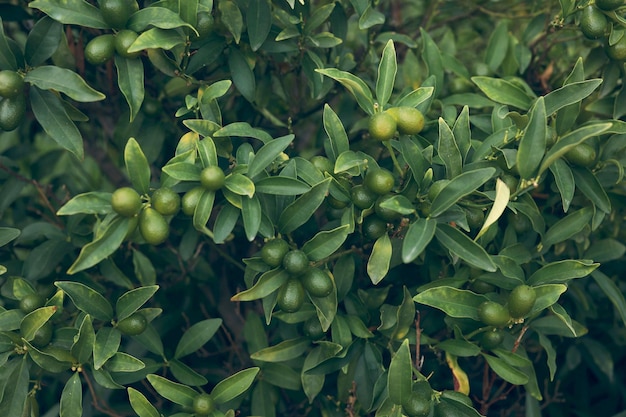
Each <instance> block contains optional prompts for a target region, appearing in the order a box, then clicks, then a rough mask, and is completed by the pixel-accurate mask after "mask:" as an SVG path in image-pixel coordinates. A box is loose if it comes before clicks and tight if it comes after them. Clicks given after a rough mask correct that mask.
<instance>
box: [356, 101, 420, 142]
mask: <svg viewBox="0 0 626 417" xmlns="http://www.w3.org/2000/svg"><path fill="white" fill-rule="evenodd" d="M367 127H368V131H369V134H370V137H372V139H375V140H379V141H383V142H384V141H388V140H391V139H392V138H393V137H394V136H395V135H396V132H398V133H399V134H401V135H417V134H418V133H419V132H421V131H422V129H424V115H423V114H422V112H421V111H419V110H417V109H416V108H414V107H408V106H400V107H391V108H389V109H387V110H385V111H382V112H379V113H375V114H374V115H372V116H371V117H370V119H369V123H368V126H367Z"/></svg>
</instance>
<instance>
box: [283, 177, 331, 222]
mask: <svg viewBox="0 0 626 417" xmlns="http://www.w3.org/2000/svg"><path fill="white" fill-rule="evenodd" d="M330 181H331V178H327V179H325V180H324V181H322V182H320V183H318V184H317V185H315V186H314V187H312V188H311V189H310V190H309V191H307V192H306V193H305V194H302V195H301V196H300V197H298V198H297V199H296V200H295V201H294V202H293V203H291V204H290V205H288V206H287V207H286V208H285V209H284V210H283V212H282V213H281V215H280V217H279V218H278V229H279V230H280V231H281V232H282V233H291V232H293V231H294V230H296V229H297V228H298V227H300V226H302V225H303V224H304V223H306V222H307V221H308V220H309V218H310V217H311V216H312V215H313V213H314V212H315V211H316V210H317V209H318V207H319V206H320V205H321V204H322V202H323V201H324V199H325V197H326V193H327V192H328V189H329V187H330Z"/></svg>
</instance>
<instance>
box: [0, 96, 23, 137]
mask: <svg viewBox="0 0 626 417" xmlns="http://www.w3.org/2000/svg"><path fill="white" fill-rule="evenodd" d="M24 114H26V97H25V96H24V94H20V95H18V96H16V97H13V98H3V99H2V100H0V129H2V130H4V131H6V132H8V131H11V130H14V129H16V128H17V127H18V126H19V125H20V123H22V120H24Z"/></svg>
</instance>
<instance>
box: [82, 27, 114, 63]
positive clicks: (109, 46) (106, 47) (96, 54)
mask: <svg viewBox="0 0 626 417" xmlns="http://www.w3.org/2000/svg"><path fill="white" fill-rule="evenodd" d="M113 54H115V36H114V35H112V34H110V33H108V34H106V35H100V36H96V37H95V38H93V39H92V40H91V41H89V43H88V44H87V46H85V59H86V60H87V62H89V63H90V64H92V65H102V64H104V63H105V62H107V61H108V60H109V59H111V58H113Z"/></svg>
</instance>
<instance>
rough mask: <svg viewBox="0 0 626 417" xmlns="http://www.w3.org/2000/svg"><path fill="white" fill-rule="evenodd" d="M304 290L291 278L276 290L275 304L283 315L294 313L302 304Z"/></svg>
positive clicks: (297, 281)
mask: <svg viewBox="0 0 626 417" xmlns="http://www.w3.org/2000/svg"><path fill="white" fill-rule="evenodd" d="M304 297H305V295H304V288H303V287H302V284H301V283H300V281H299V280H298V279H295V278H292V279H290V280H288V281H287V282H285V283H284V284H283V285H282V286H281V287H280V288H279V289H278V297H277V298H276V304H277V305H278V307H279V308H280V309H281V310H282V311H284V312H285V313H295V312H296V311H298V310H300V307H302V304H304Z"/></svg>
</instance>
